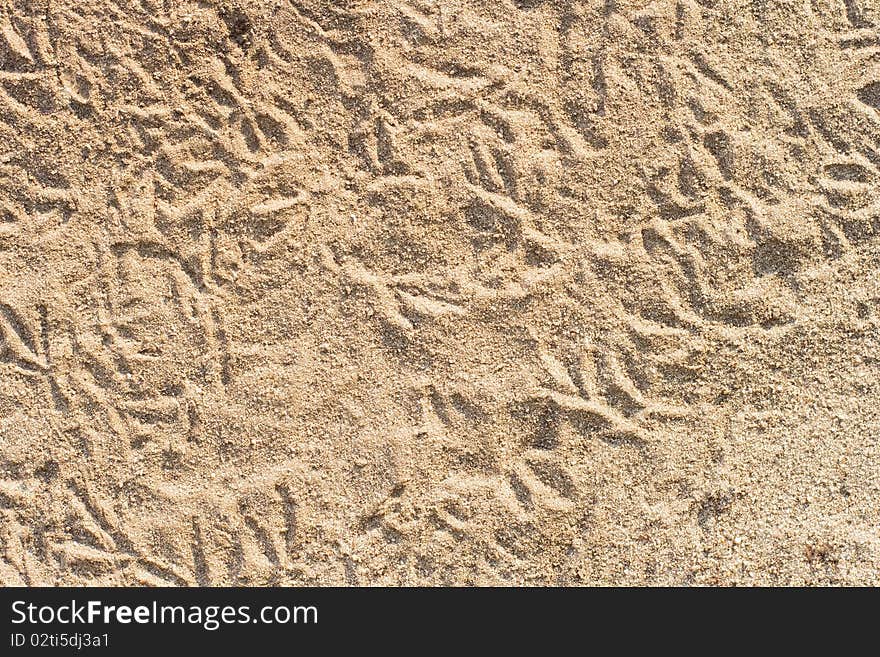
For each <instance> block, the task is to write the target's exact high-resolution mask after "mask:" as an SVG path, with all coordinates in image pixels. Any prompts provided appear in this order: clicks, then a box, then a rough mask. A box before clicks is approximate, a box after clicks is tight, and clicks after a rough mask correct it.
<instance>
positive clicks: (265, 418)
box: [0, 0, 880, 585]
mask: <svg viewBox="0 0 880 657" xmlns="http://www.w3.org/2000/svg"><path fill="white" fill-rule="evenodd" d="M0 7H2V13H0V582H2V583H3V584H6V585H52V584H74V585H79V584H104V585H124V584H125V585H154V584H174V585H194V584H200V585H229V584H245V585H266V584H282V585H300V584H313V585H314V584H317V585H324V584H351V585H372V584H389V585H399V584H407V585H469V584H534V585H557V584H561V585H581V584H626V585H629V584H652V585H676V584H678V585H681V584H684V585H691V584H708V585H749V584H770V585H789V584H816V585H821V584H847V585H852V584H861V585H871V584H873V585H877V584H880V443H878V438H880V274H878V272H880V239H878V238H880V187H878V180H880V3H878V2H877V1H876V0H656V1H654V2H648V1H647V0H583V1H577V0H545V1H541V0H519V1H515V0H375V1H370V0H347V1H346V0H340V1H337V2H331V1H330V0H275V1H272V0H198V1H196V2H190V1H187V0H181V1H176V0H175V1H174V2H172V1H170V0H40V1H39V2H32V1H30V0H2V3H0Z"/></svg>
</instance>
